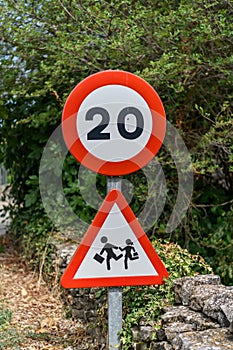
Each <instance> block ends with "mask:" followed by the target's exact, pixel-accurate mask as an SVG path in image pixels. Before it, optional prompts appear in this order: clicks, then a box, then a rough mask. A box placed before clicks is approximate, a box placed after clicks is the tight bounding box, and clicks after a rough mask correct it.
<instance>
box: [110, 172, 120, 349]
mask: <svg viewBox="0 0 233 350" xmlns="http://www.w3.org/2000/svg"><path fill="white" fill-rule="evenodd" d="M113 189H117V190H121V179H120V178H119V177H107V192H109V191H111V190H113ZM121 329H122V288H121V287H109V288H108V349H109V350H112V349H114V350H120V348H121V344H120V337H119V332H120V331H121Z"/></svg>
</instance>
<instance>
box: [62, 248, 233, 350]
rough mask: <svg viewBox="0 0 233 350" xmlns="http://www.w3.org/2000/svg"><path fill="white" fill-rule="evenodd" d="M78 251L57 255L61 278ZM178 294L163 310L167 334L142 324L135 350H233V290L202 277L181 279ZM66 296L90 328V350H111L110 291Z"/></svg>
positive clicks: (66, 250)
mask: <svg viewBox="0 0 233 350" xmlns="http://www.w3.org/2000/svg"><path fill="white" fill-rule="evenodd" d="M75 249H76V245H75V246H70V245H69V246H67V247H64V246H61V247H59V249H58V250H57V260H56V261H57V265H58V267H59V270H60V272H61V273H63V271H64V269H65V267H66V266H67V264H68V262H69V260H70V258H71V256H72V255H73V253H74V250H75ZM174 291H175V298H176V305H174V306H170V307H167V308H165V309H164V310H163V315H162V324H161V329H159V330H155V324H156V320H155V322H152V321H151V322H149V323H148V322H146V321H145V320H144V319H141V321H140V323H139V325H138V326H137V327H135V328H134V329H132V336H133V344H132V349H133V350H145V349H151V350H227V349H231V350H233V287H227V286H223V285H221V284H220V278H219V276H216V275H197V276H195V277H183V278H180V279H177V280H176V281H175V283H174ZM64 295H65V298H66V301H67V304H68V305H69V306H70V309H71V314H72V316H73V317H74V318H78V319H79V320H82V322H83V323H84V324H85V325H86V328H87V334H88V335H89V337H90V349H96V350H99V349H106V339H107V321H106V314H107V312H106V289H105V288H98V289H96V288H90V289H75V290H74V289H73V290H72V289H71V290H67V291H66V292H65V293H64ZM100 315H101V318H100V317H99V316H100ZM100 319H102V321H101V322H100V321H98V320H100ZM155 332H156V335H157V340H156V341H155V340H153V339H154V338H155V337H154V335H155Z"/></svg>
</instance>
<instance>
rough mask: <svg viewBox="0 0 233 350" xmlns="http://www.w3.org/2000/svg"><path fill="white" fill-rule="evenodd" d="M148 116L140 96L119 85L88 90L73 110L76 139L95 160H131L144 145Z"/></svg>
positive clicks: (148, 112)
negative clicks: (78, 106) (75, 115)
mask: <svg viewBox="0 0 233 350" xmlns="http://www.w3.org/2000/svg"><path fill="white" fill-rule="evenodd" d="M152 122H153V120H152V115H151V111H150V108H149V106H148V105H147V103H146V101H145V100H144V98H143V97H142V96H141V95H140V94H139V93H137V92H136V91H134V90H133V89H131V88H129V87H126V86H123V85H106V86H102V87H99V88H98V89H96V90H94V91H92V92H91V93H90V94H89V95H87V96H86V98H85V99H84V100H83V102H82V104H81V105H80V108H79V110H78V113H77V119H76V128H77V134H78V136H79V139H80V142H81V143H82V145H83V146H84V147H85V149H86V150H87V151H88V152H89V153H90V154H92V155H93V156H95V157H96V158H98V159H101V160H103V161H110V162H119V161H124V160H128V159H131V158H132V157H134V156H136V155H137V154H138V153H140V152H141V151H142V150H143V149H144V148H145V147H146V145H147V143H148V140H149V138H150V137H151V133H152Z"/></svg>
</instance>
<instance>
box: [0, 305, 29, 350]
mask: <svg viewBox="0 0 233 350" xmlns="http://www.w3.org/2000/svg"><path fill="white" fill-rule="evenodd" d="M11 320H12V311H11V310H9V309H7V308H6V307H5V306H4V304H3V302H2V301H1V300H0V349H14V350H19V349H20V344H21V343H22V342H23V339H24V336H23V334H21V333H20V332H19V331H18V330H17V329H15V328H13V327H12V326H11Z"/></svg>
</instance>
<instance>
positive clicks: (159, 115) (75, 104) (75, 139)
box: [62, 70, 166, 176]
mask: <svg viewBox="0 0 233 350" xmlns="http://www.w3.org/2000/svg"><path fill="white" fill-rule="evenodd" d="M106 85H123V86H126V87H128V88H131V89H133V90H134V91H136V92H137V93H139V95H141V96H142V97H143V99H144V100H145V101H146V103H147V104H148V106H149V108H150V111H151V114H152V133H151V136H150V138H149V140H148V142H147V144H146V146H145V147H144V148H143V150H142V151H140V152H139V153H138V154H136V155H135V156H134V157H132V158H130V159H127V160H123V161H119V162H110V161H104V160H103V159H100V158H97V157H95V156H94V155H92V154H91V153H90V152H89V151H88V150H87V149H86V148H85V147H84V146H83V144H82V142H81V141H80V139H79V136H78V133H77V129H76V118H77V113H78V110H79V108H80V106H81V104H82V102H83V101H84V99H85V98H86V97H87V96H88V95H89V94H90V93H91V92H92V91H94V90H96V89H98V88H100V87H102V86H106ZM62 131H63V137H64V140H65V142H66V145H67V147H68V148H69V150H70V152H71V153H72V154H73V156H74V157H75V158H76V159H77V160H78V161H79V162H80V163H81V164H82V165H84V166H85V167H87V168H89V169H91V170H92V171H94V172H96V173H100V174H104V175H109V176H118V175H125V174H130V173H133V172H135V171H137V170H139V169H141V168H142V167H143V166H145V165H146V164H147V163H148V162H149V161H150V160H151V159H152V158H153V157H154V156H155V154H156V153H157V152H158V150H159V149H160V147H161V145H162V142H163V139H164V136H165V131H166V115H165V111H164V107H163V104H162V102H161V100H160V97H159V95H158V94H157V92H156V91H155V90H154V89H153V88H152V86H151V85H150V84H148V83H147V82H146V81H145V80H144V79H142V78H140V77H138V76H136V75H134V74H132V73H129V72H125V71H118V70H108V71H103V72H99V73H96V74H93V75H90V76H89V77H87V78H86V79H84V80H82V81H81V82H80V83H79V84H78V85H77V86H76V87H75V88H74V89H73V90H72V91H71V93H70V95H69V96H68V98H67V100H66V103H65V106H64V109H63V114H62Z"/></svg>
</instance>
